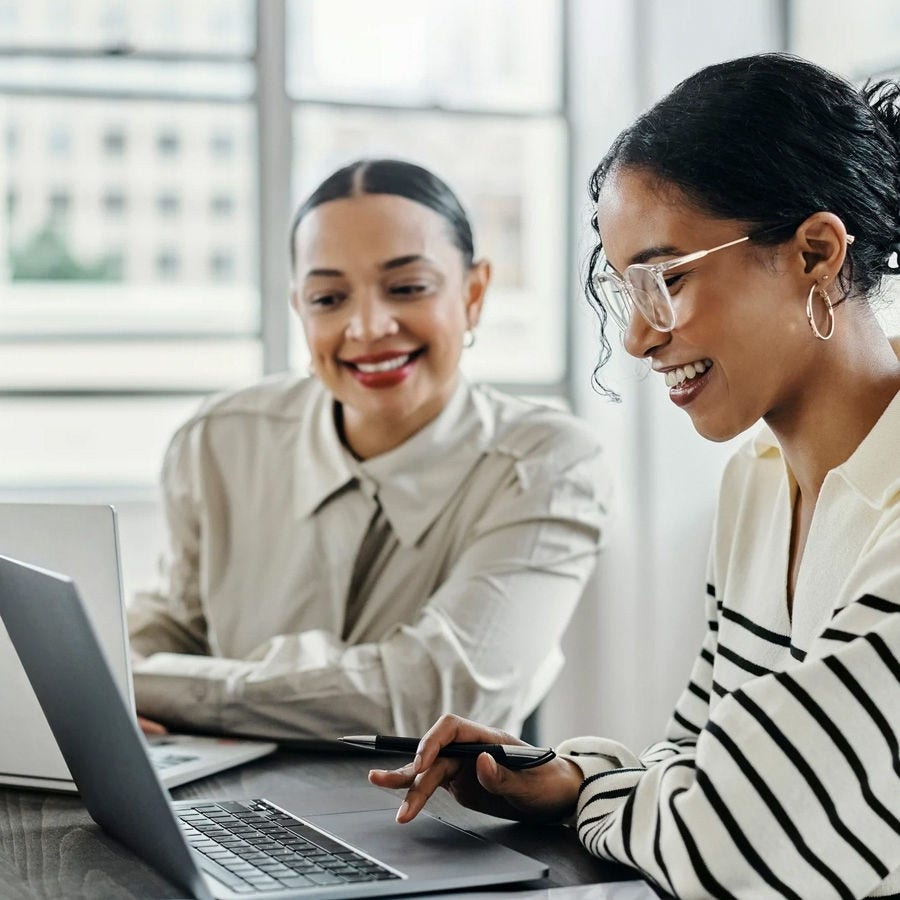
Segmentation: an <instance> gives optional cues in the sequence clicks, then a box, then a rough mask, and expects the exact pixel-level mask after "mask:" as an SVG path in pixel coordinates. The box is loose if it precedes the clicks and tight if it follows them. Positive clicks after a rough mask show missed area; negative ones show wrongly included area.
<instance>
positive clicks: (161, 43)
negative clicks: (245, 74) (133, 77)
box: [0, 0, 255, 54]
mask: <svg viewBox="0 0 900 900" xmlns="http://www.w3.org/2000/svg"><path fill="white" fill-rule="evenodd" d="M253 13H254V4H253V2H252V0H189V2H184V0H0V45H4V44H5V45H7V46H11V47H22V48H40V47H68V48H86V49H95V48H99V47H108V46H116V47H119V46H126V47H134V48H135V49H138V50H142V51H153V50H163V51H166V52H195V53H201V52H202V53H216V54H250V53H251V52H252V50H253V44H254V37H255V30H254V24H253Z"/></svg>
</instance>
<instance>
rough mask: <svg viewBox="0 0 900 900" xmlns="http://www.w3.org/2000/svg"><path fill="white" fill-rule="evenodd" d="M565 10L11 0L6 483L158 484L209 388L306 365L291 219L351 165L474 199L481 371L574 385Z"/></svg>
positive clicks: (3, 399)
mask: <svg viewBox="0 0 900 900" xmlns="http://www.w3.org/2000/svg"><path fill="white" fill-rule="evenodd" d="M376 7H377V9H376ZM563 13H564V7H563V3H562V0H459V2H458V3H456V4H453V5H451V6H443V5H440V4H425V5H423V4H418V3H412V2H410V0H383V2H381V3H379V4H370V3H367V2H362V0H296V2H295V0H285V2H282V0H271V2H265V3H260V4H259V5H257V3H254V2H252V0H192V2H191V3H177V2H168V0H166V2H162V0H79V2H77V3H74V2H69V3H66V2H62V0H29V2H27V3H25V2H15V0H0V129H2V133H3V134H4V136H5V139H4V141H3V142H0V190H2V192H3V193H2V196H4V197H5V198H6V204H5V206H4V207H3V208H2V210H0V416H2V417H3V421H4V423H5V426H6V427H5V428H4V429H3V431H4V436H3V438H2V439H0V441H2V450H0V489H2V488H4V487H7V488H9V487H15V488H17V489H25V488H28V487H29V486H52V485H57V486H59V487H60V488H64V487H66V486H76V485H77V486H90V485H94V486H99V487H102V488H104V489H105V488H117V487H118V488H125V487H128V488H129V489H130V488H132V487H134V486H146V487H148V488H149V486H151V485H153V484H154V483H155V481H156V477H157V473H158V469H159V464H160V461H161V457H162V451H163V449H164V447H165V444H166V443H167V441H168V439H169V436H170V435H171V433H172V431H173V430H174V428H175V427H176V426H177V424H178V423H179V422H180V421H182V420H183V419H184V418H186V417H187V416H188V415H189V414H190V412H191V411H192V410H193V409H194V408H195V407H196V405H197V404H198V403H199V401H200V399H201V398H202V397H203V395H205V394H207V393H208V392H210V391H215V390H221V389H224V388H227V387H230V386H235V385H239V384H243V383H247V382H249V381H252V380H254V379H256V378H258V377H261V376H262V375H263V374H265V373H266V372H269V371H274V370H277V369H279V368H281V367H283V366H284V365H286V364H290V365H292V366H294V367H296V368H297V369H298V370H299V371H304V370H305V366H306V351H305V347H304V344H303V340H302V336H301V335H300V334H299V329H297V328H296V326H294V325H292V324H289V323H290V322H291V313H290V311H289V306H288V297H289V289H290V282H289V272H288V255H287V247H286V243H287V229H288V224H289V221H290V215H291V213H292V211H293V209H292V208H293V206H294V205H295V204H296V203H297V202H298V201H299V200H300V198H301V197H302V196H303V195H304V194H306V193H307V192H308V191H309V190H310V189H311V188H312V187H313V186H314V185H315V184H316V183H317V182H318V181H319V180H320V179H321V178H322V177H324V176H325V175H326V174H328V172H329V171H331V170H333V169H334V168H336V167H337V166H339V165H343V164H345V163H347V162H349V161H351V160H352V159H355V158H358V157H360V156H370V155H397V156H401V157H404V158H408V159H413V160H415V161H418V162H421V163H422V164H424V165H426V166H429V167H430V168H433V169H434V170H435V171H437V172H438V173H439V174H441V175H443V176H444V177H445V178H446V179H447V181H448V182H449V183H450V184H451V185H452V186H453V187H454V188H455V189H456V190H457V192H458V193H459V195H460V197H461V198H462V200H463V202H464V204H465V205H466V206H467V209H468V211H469V213H470V214H471V216H472V218H473V222H474V226H475V233H476V240H477V244H478V251H479V253H481V254H483V255H485V256H487V257H489V258H490V259H492V261H493V263H494V271H495V280H494V284H493V287H492V289H491V293H490V297H489V302H488V304H487V307H486V310H485V316H484V322H483V327H481V328H480V330H479V339H478V342H477V344H476V347H474V348H473V349H472V350H471V351H467V354H466V360H465V363H466V366H467V369H468V372H469V374H470V375H471V376H472V377H474V378H478V379H481V380H487V381H491V382H494V383H498V384H501V385H504V386H506V387H508V388H512V389H514V390H520V391H522V392H525V393H529V394H535V393H543V394H546V395H551V396H564V395H565V393H566V378H567V370H566V353H565V318H566V312H565V309H566V297H567V295H568V294H567V288H566V277H565V264H564V259H565V234H566V208H565V207H566V203H565V197H566V194H567V182H566V171H565V161H566V144H567V133H568V132H567V127H568V126H567V118H566V110H565V106H564V97H563V88H562V85H563V78H562V72H563V65H564V56H565V54H564V48H563V38H562V35H563ZM351 19H352V20H353V21H354V22H355V25H354V28H352V29H349V30H348V29H347V28H346V27H344V26H345V24H346V22H347V21H348V20H351ZM410 28H412V31H413V32H414V33H410ZM279 45H280V46H279ZM4 47H6V48H8V49H9V50H10V51H14V52H10V53H3V48H4ZM111 49H113V50H115V52H114V53H113V54H110V53H109V52H108V51H109V50H111ZM263 87H264V88H265V89H262V88H263ZM261 121H265V122H267V123H271V122H276V123H279V122H280V123H283V124H284V125H288V126H289V127H288V128H286V129H283V141H282V143H281V144H279V145H277V146H276V147H275V151H276V152H275V156H276V157H277V159H276V162H275V164H267V165H264V166H263V165H261V163H260V159H261V158H262V154H263V153H268V154H269V156H268V157H267V159H269V160H270V161H271V158H272V156H271V154H272V145H271V142H270V144H268V145H267V143H266V142H267V141H270V135H269V133H268V132H267V130H266V128H261V127H260V122H261ZM486 160H489V161H490V165H486V164H485V161H486ZM279 204H280V206H278V205H279ZM273 207H278V209H279V212H278V215H277V216H273V215H271V214H270V212H268V211H270V210H271V209H272V208H273ZM263 286H265V290H264V289H263ZM513 341H514V342H516V344H515V346H516V352H515V353H510V352H507V351H508V347H509V346H510V344H511V342H513ZM73 446H77V447H79V448H81V449H80V452H79V453H77V454H73V453H69V452H66V453H62V452H60V448H61V447H67V448H71V447H73Z"/></svg>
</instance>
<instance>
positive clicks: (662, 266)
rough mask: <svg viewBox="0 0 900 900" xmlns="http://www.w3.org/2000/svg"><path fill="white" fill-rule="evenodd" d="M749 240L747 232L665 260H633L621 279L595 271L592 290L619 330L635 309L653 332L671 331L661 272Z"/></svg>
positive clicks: (624, 327)
mask: <svg viewBox="0 0 900 900" xmlns="http://www.w3.org/2000/svg"><path fill="white" fill-rule="evenodd" d="M749 240H750V235H746V236H745V237H742V238H738V239H737V240H734V241H729V242H728V243H727V244H719V246H718V247H712V248H711V249H709V250H697V251H696V252H694V253H688V254H687V256H679V257H677V258H676V259H669V260H666V261H665V262H661V263H653V264H652V265H645V264H643V263H635V264H634V265H631V266H629V267H628V268H627V269H626V270H625V275H624V278H619V276H618V275H616V274H615V273H613V272H597V273H596V274H595V275H594V276H593V279H592V280H593V284H594V290H595V291H596V293H597V296H598V297H599V298H600V299H601V300H602V301H603V303H604V304H605V306H606V308H607V310H608V311H609V313H610V315H612V317H613V319H615V321H616V324H617V325H618V326H619V327H620V328H621V329H622V331H626V330H627V329H628V323H629V322H630V321H631V316H632V315H633V313H634V310H635V309H637V311H638V312H639V313H640V314H641V315H642V316H643V317H644V318H645V319H646V320H647V322H649V323H650V325H651V327H653V328H655V329H656V330H657V331H671V330H672V329H673V328H674V327H675V307H674V306H673V305H672V295H671V294H670V293H669V288H668V286H667V285H666V280H665V278H664V277H663V276H664V275H665V273H666V272H668V271H669V270H670V269H676V268H678V266H683V265H686V264H687V263H689V262H694V261H695V260H698V259H703V257H704V256H709V254H710V253H715V252H716V250H724V249H725V248H726V247H733V246H734V245H735V244H742V243H743V242H744V241H749Z"/></svg>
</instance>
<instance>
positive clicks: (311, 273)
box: [303, 269, 344, 278]
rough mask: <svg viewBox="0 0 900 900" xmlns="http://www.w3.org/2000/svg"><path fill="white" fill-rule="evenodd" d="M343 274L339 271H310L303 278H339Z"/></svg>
mask: <svg viewBox="0 0 900 900" xmlns="http://www.w3.org/2000/svg"><path fill="white" fill-rule="evenodd" d="M343 274H344V273H343V272H342V271H341V270H340V269H310V270H309V271H308V272H307V273H306V274H305V275H304V276H303V277H304V278H316V277H319V278H340V276H341V275H343Z"/></svg>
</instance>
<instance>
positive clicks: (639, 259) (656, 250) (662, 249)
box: [628, 244, 685, 266]
mask: <svg viewBox="0 0 900 900" xmlns="http://www.w3.org/2000/svg"><path fill="white" fill-rule="evenodd" d="M684 255H685V254H684V253H683V251H681V250H680V249H679V248H678V247H673V246H672V245H671V244H666V245H660V246H657V247H647V248H646V249H644V250H641V251H640V253H635V255H634V256H632V257H631V260H630V262H629V263H628V265H629V266H634V265H639V264H640V263H645V262H647V261H648V260H651V259H653V258H654V257H656V256H684Z"/></svg>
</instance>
